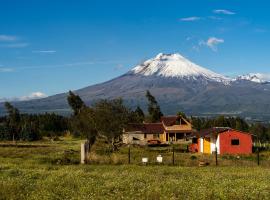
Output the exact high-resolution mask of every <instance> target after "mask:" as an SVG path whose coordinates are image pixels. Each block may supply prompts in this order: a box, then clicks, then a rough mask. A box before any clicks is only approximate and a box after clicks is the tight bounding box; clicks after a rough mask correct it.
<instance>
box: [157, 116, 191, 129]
mask: <svg viewBox="0 0 270 200" xmlns="http://www.w3.org/2000/svg"><path fill="white" fill-rule="evenodd" d="M179 120H181V121H182V123H183V122H184V123H183V124H187V125H188V124H190V123H189V122H188V121H187V120H186V119H184V118H183V117H181V116H177V115H173V116H163V117H161V122H163V124H164V125H165V126H173V125H177V123H179Z"/></svg>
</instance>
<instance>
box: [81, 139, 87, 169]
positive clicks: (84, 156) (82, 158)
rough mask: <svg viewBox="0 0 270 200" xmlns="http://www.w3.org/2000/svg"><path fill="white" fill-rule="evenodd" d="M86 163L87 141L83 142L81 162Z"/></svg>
mask: <svg viewBox="0 0 270 200" xmlns="http://www.w3.org/2000/svg"><path fill="white" fill-rule="evenodd" d="M85 163H86V151H85V142H83V143H81V164H85Z"/></svg>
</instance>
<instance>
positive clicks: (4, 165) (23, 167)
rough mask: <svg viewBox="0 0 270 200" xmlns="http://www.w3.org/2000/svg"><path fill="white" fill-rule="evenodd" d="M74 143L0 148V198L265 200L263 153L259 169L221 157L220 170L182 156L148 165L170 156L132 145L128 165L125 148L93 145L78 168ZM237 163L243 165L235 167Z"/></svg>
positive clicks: (269, 188) (268, 185)
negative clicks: (88, 161) (146, 159)
mask: <svg viewBox="0 0 270 200" xmlns="http://www.w3.org/2000/svg"><path fill="white" fill-rule="evenodd" d="M80 142H81V141H80V140H74V139H72V138H65V139H64V140H63V141H57V142H53V143H52V142H50V141H41V142H34V143H31V145H29V144H28V143H27V144H25V143H24V145H29V146H28V147H13V146H6V147H1V145H0V199H20V200H23V199H269V196H270V182H269V180H270V168H269V165H267V164H266V163H268V162H269V160H268V159H269V157H270V156H269V153H267V152H266V153H264V154H263V155H264V158H263V159H264V160H263V161H264V162H265V164H264V165H263V166H260V167H258V166H256V162H255V161H254V160H253V159H254V158H255V155H253V156H249V157H241V158H240V159H238V158H237V159H236V158H235V157H230V156H225V157H224V158H219V159H220V166H218V167H216V166H214V165H213V164H212V162H213V158H212V157H211V156H210V157H209V156H208V157H207V156H202V155H199V154H184V153H176V161H177V162H176V164H177V166H171V165H165V164H164V165H155V164H154V160H155V156H156V155H157V154H159V153H161V154H162V155H163V156H164V159H165V161H166V160H167V159H168V163H166V164H169V161H170V160H171V156H172V152H170V151H169V150H168V149H167V151H166V149H159V148H156V149H155V150H153V149H150V150H149V149H142V148H135V147H133V148H132V149H131V150H132V155H133V158H132V162H133V164H131V165H128V164H126V162H127V151H128V149H127V147H124V148H121V149H120V151H119V152H118V153H115V154H109V153H108V151H106V150H105V151H102V150H101V149H99V148H98V147H95V148H96V149H95V152H96V153H95V154H94V155H95V156H96V157H95V159H96V160H95V159H93V158H92V163H95V164H91V165H79V164H78V162H79V159H80V158H79V150H80V149H79V148H80ZM39 145H40V146H39ZM37 146H38V147H37ZM142 155H146V156H148V157H149V158H150V160H151V161H152V163H151V164H149V165H147V166H142V165H140V164H139V163H140V159H141V156H142ZM191 157H193V158H191ZM194 157H196V158H194ZM202 159H204V160H209V162H210V165H209V166H207V167H197V164H198V161H199V160H202ZM242 162H246V163H248V164H246V165H244V166H240V164H239V163H242ZM98 163H101V164H98ZM229 163H230V164H229ZM251 163H254V164H251ZM120 164H121V165H120Z"/></svg>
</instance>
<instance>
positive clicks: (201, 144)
mask: <svg viewBox="0 0 270 200" xmlns="http://www.w3.org/2000/svg"><path fill="white" fill-rule="evenodd" d="M200 152H201V153H203V138H200Z"/></svg>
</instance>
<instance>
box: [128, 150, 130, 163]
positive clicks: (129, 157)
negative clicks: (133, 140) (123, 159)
mask: <svg viewBox="0 0 270 200" xmlns="http://www.w3.org/2000/svg"><path fill="white" fill-rule="evenodd" d="M128 164H130V145H128Z"/></svg>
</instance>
